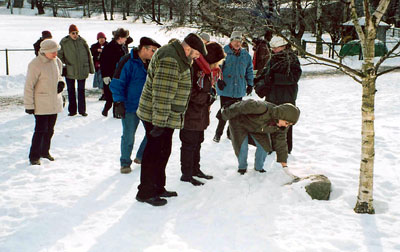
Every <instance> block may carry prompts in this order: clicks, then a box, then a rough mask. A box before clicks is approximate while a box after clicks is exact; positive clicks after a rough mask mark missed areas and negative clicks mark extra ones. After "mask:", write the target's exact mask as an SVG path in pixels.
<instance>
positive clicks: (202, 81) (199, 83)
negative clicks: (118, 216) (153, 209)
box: [179, 43, 225, 186]
mask: <svg viewBox="0 0 400 252" xmlns="http://www.w3.org/2000/svg"><path fill="white" fill-rule="evenodd" d="M206 49H207V52H208V54H207V56H205V57H204V58H199V59H196V60H195V63H194V64H193V80H192V92H191V94H190V98H189V105H188V108H187V110H186V113H185V118H184V120H185V121H184V126H183V129H181V130H180V132H179V138H180V140H181V142H182V147H181V171H182V176H181V181H184V182H190V183H192V184H193V185H195V186H199V185H203V184H204V183H203V182H201V181H199V180H197V179H195V178H193V176H196V177H198V178H204V179H212V178H213V176H210V175H206V174H204V173H203V172H202V171H201V170H200V148H201V143H202V142H203V141H204V130H205V129H207V127H208V125H209V124H210V107H211V104H212V103H213V102H214V101H215V97H216V90H215V87H214V85H215V83H216V82H217V80H218V79H219V78H220V77H221V76H222V72H221V69H220V68H219V64H220V62H221V61H222V59H224V58H225V53H224V49H223V48H222V46H220V45H219V44H217V43H209V44H207V46H206Z"/></svg>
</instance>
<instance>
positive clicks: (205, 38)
mask: <svg viewBox="0 0 400 252" xmlns="http://www.w3.org/2000/svg"><path fill="white" fill-rule="evenodd" d="M199 36H200V38H202V39H203V40H205V41H206V42H210V35H208V34H207V33H205V32H202V33H200V34H199Z"/></svg>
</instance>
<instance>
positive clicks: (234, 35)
mask: <svg viewBox="0 0 400 252" xmlns="http://www.w3.org/2000/svg"><path fill="white" fill-rule="evenodd" d="M234 40H240V41H242V32H241V31H233V32H232V34H231V41H234Z"/></svg>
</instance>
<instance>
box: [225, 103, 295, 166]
mask: <svg viewBox="0 0 400 252" xmlns="http://www.w3.org/2000/svg"><path fill="white" fill-rule="evenodd" d="M299 116H300V110H299V109H298V108H296V107H295V106H293V105H291V104H288V103H287V104H282V105H279V106H276V105H275V104H272V103H268V102H265V101H255V100H252V99H248V100H245V101H240V102H236V103H234V104H233V105H231V106H230V107H228V108H226V109H223V110H222V118H223V119H224V120H229V131H230V135H231V141H232V145H233V148H234V150H235V154H236V156H238V155H239V152H240V146H241V145H242V143H243V140H244V139H245V137H246V136H247V135H248V134H250V135H251V136H252V137H254V139H256V141H257V142H258V143H260V145H261V146H262V147H263V148H264V150H265V151H267V152H270V151H276V156H277V162H286V161H287V157H288V147H287V143H286V132H287V128H283V129H281V128H279V127H278V126H277V122H278V120H279V119H281V120H286V121H288V122H291V123H293V124H295V123H296V122H297V120H298V119H299Z"/></svg>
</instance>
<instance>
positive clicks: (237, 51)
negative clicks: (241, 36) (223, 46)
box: [229, 44, 242, 56]
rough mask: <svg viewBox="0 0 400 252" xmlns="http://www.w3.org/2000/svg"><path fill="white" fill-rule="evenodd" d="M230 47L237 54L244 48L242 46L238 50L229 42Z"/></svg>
mask: <svg viewBox="0 0 400 252" xmlns="http://www.w3.org/2000/svg"><path fill="white" fill-rule="evenodd" d="M229 48H231V50H232V52H233V54H234V55H235V56H239V55H240V50H242V48H239V49H238V50H236V49H235V48H233V47H232V44H229Z"/></svg>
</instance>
